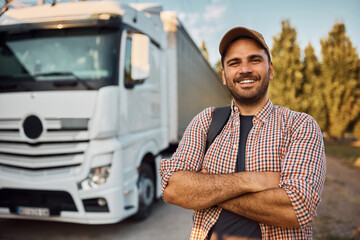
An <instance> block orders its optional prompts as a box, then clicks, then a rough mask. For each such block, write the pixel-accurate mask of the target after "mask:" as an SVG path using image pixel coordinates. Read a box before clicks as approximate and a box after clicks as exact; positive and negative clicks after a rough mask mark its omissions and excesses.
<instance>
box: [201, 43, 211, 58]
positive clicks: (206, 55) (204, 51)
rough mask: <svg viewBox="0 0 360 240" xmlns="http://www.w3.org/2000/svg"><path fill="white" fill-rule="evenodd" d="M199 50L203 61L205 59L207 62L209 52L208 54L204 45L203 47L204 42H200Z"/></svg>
mask: <svg viewBox="0 0 360 240" xmlns="http://www.w3.org/2000/svg"><path fill="white" fill-rule="evenodd" d="M200 50H201V52H202V54H203V55H204V57H205V59H206V60H207V61H209V52H208V50H207V47H206V45H205V41H204V40H203V41H202V43H201V45H200Z"/></svg>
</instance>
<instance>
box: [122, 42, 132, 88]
mask: <svg viewBox="0 0 360 240" xmlns="http://www.w3.org/2000/svg"><path fill="white" fill-rule="evenodd" d="M131 46H132V40H131V37H130V36H128V37H127V38H126V47H125V64H124V65H125V68H124V69H125V72H124V82H125V87H126V88H133V87H134V82H133V80H132V79H131Z"/></svg>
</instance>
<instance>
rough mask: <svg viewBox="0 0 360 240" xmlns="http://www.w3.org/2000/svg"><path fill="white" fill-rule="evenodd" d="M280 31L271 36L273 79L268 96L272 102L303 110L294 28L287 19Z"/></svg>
mask: <svg viewBox="0 0 360 240" xmlns="http://www.w3.org/2000/svg"><path fill="white" fill-rule="evenodd" d="M281 25H282V31H281V33H280V34H279V35H278V36H275V37H274V38H273V40H274V41H273V47H272V49H271V55H272V61H273V64H274V79H273V80H272V81H271V82H270V87H269V96H270V98H271V100H272V101H273V103H274V104H277V105H281V106H284V107H288V108H290V109H292V110H295V111H304V110H305V109H306V104H304V102H303V101H302V88H303V74H302V68H303V66H302V62H301V60H300V48H299V45H298V43H297V41H296V30H295V28H293V27H291V26H290V22H289V20H285V21H282V23H281Z"/></svg>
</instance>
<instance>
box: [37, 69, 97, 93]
mask: <svg viewBox="0 0 360 240" xmlns="http://www.w3.org/2000/svg"><path fill="white" fill-rule="evenodd" d="M51 76H55V77H56V76H60V77H61V76H64V77H66V76H71V77H73V78H74V79H75V80H76V83H81V84H82V85H84V86H85V87H86V89H87V90H92V89H93V88H92V87H91V86H90V85H89V84H88V83H87V82H86V81H84V80H82V79H81V78H79V77H78V76H76V75H75V74H74V73H73V72H48V73H38V74H35V75H34V77H51ZM67 84H68V85H73V83H72V82H70V81H67V82H61V85H67ZM54 85H59V84H57V83H56V82H54Z"/></svg>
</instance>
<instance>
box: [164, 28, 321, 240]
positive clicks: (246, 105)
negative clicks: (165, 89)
mask: <svg viewBox="0 0 360 240" xmlns="http://www.w3.org/2000/svg"><path fill="white" fill-rule="evenodd" d="M219 51H220V55H221V61H222V65H223V68H222V79H223V84H224V85H225V86H226V87H227V88H228V89H229V91H230V93H231V94H232V96H233V101H232V104H231V114H230V117H229V119H228V121H227V123H226V125H225V126H224V128H223V129H222V131H221V133H220V134H219V135H218V136H217V137H216V139H215V140H214V142H213V143H212V144H211V145H210V147H209V148H208V149H207V150H205V145H206V139H207V134H208V130H209V126H210V124H211V121H212V118H213V114H214V110H215V108H213V107H211V108H207V109H205V110H204V111H202V112H201V113H199V114H198V115H197V116H196V117H195V118H194V119H193V121H192V122H191V123H190V124H189V126H188V128H187V130H186V132H185V134H184V136H183V138H182V140H181V142H180V143H179V147H178V149H177V150H176V152H175V153H174V155H173V156H172V158H171V159H169V160H168V159H164V160H163V161H162V163H161V175H162V185H163V198H164V200H165V202H167V203H171V204H175V205H178V206H181V207H184V208H188V209H193V210H195V212H194V224H193V228H192V232H191V236H190V238H191V239H311V238H312V229H311V221H312V218H313V217H314V216H315V215H316V209H317V206H318V204H319V202H320V193H321V191H322V187H323V184H324V179H325V154H324V144H323V140H322V135H321V131H320V129H319V127H318V125H317V123H316V122H315V120H314V119H313V118H312V117H310V116H309V115H307V114H305V113H298V112H294V111H291V110H289V109H286V108H283V107H279V106H275V105H273V104H272V103H271V101H270V99H269V98H268V95H267V89H268V86H269V82H270V81H276V80H275V79H274V80H273V65H272V62H271V58H270V52H269V48H268V46H267V45H266V43H265V41H264V39H263V37H262V35H261V34H260V33H258V32H256V31H254V30H251V29H247V28H244V27H237V28H233V29H231V30H230V31H228V32H227V33H226V34H225V35H224V37H223V38H222V40H221V42H220V46H219ZM274 83H275V84H276V82H274Z"/></svg>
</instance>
